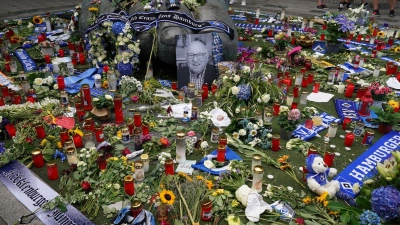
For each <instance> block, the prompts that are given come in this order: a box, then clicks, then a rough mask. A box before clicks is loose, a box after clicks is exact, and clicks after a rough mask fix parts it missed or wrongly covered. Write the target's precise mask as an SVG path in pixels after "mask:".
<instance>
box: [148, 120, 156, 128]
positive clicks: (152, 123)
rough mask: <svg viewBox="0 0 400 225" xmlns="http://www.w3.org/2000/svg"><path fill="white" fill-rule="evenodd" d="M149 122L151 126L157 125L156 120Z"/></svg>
mask: <svg viewBox="0 0 400 225" xmlns="http://www.w3.org/2000/svg"><path fill="white" fill-rule="evenodd" d="M149 124H150V127H155V126H156V125H157V124H156V122H154V121H151V122H150V123H149Z"/></svg>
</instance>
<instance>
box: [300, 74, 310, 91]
mask: <svg viewBox="0 0 400 225" xmlns="http://www.w3.org/2000/svg"><path fill="white" fill-rule="evenodd" d="M301 87H302V88H307V87H308V77H307V76H306V75H304V76H303V80H302V81H301Z"/></svg>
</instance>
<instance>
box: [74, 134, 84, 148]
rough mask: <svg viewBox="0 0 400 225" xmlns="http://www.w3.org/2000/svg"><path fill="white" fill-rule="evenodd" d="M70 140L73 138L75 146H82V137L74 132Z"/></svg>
mask: <svg viewBox="0 0 400 225" xmlns="http://www.w3.org/2000/svg"><path fill="white" fill-rule="evenodd" d="M72 140H74V144H75V147H76V148H82V146H83V142H82V137H81V135H79V134H75V135H74V136H72Z"/></svg>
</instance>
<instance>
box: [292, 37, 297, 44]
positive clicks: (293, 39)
mask: <svg viewBox="0 0 400 225" xmlns="http://www.w3.org/2000/svg"><path fill="white" fill-rule="evenodd" d="M295 44H296V37H295V36H293V37H292V45H295Z"/></svg>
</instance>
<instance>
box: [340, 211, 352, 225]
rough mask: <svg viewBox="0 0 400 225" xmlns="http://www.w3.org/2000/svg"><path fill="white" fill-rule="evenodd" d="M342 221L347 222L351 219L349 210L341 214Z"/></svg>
mask: <svg viewBox="0 0 400 225" xmlns="http://www.w3.org/2000/svg"><path fill="white" fill-rule="evenodd" d="M340 221H342V222H343V223H345V224H347V223H348V222H349V221H350V214H349V212H346V213H343V214H342V215H340Z"/></svg>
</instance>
